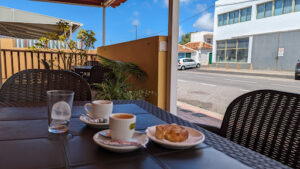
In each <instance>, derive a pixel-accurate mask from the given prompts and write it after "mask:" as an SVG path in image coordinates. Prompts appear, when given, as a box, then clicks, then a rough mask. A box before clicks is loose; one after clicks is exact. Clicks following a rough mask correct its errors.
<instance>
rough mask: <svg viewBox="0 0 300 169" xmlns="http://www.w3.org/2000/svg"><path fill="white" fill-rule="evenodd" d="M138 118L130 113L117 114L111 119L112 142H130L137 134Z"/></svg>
mask: <svg viewBox="0 0 300 169" xmlns="http://www.w3.org/2000/svg"><path fill="white" fill-rule="evenodd" d="M135 122H136V117H135V115H133V114H129V113H116V114H112V115H110V117H109V130H110V136H111V138H112V140H120V141H129V140H130V139H131V138H132V136H133V134H134V132H135Z"/></svg>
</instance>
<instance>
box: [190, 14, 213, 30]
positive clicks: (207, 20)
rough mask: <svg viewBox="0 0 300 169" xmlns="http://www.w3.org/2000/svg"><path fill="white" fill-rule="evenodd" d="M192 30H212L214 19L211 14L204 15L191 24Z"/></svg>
mask: <svg viewBox="0 0 300 169" xmlns="http://www.w3.org/2000/svg"><path fill="white" fill-rule="evenodd" d="M193 27H194V28H198V29H205V30H212V29H213V28H214V18H213V15H212V14H211V13H204V14H203V15H202V16H200V17H199V18H198V19H197V21H196V22H195V23H194V24H193Z"/></svg>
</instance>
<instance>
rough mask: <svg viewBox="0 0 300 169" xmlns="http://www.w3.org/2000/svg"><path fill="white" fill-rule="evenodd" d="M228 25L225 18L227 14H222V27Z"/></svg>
mask: <svg viewBox="0 0 300 169" xmlns="http://www.w3.org/2000/svg"><path fill="white" fill-rule="evenodd" d="M227 23H228V17H227V13H226V14H223V25H227Z"/></svg>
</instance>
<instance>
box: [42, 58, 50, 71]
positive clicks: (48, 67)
mask: <svg viewBox="0 0 300 169" xmlns="http://www.w3.org/2000/svg"><path fill="white" fill-rule="evenodd" d="M42 63H43V65H44V67H45V69H46V70H50V66H49V64H48V62H47V61H46V60H45V59H42Z"/></svg>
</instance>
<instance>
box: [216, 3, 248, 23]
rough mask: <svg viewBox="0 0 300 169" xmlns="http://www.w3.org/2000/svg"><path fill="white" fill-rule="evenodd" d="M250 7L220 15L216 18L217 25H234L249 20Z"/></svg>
mask: <svg viewBox="0 0 300 169" xmlns="http://www.w3.org/2000/svg"><path fill="white" fill-rule="evenodd" d="M251 10H252V7H248V8H244V9H239V10H235V11H232V12H228V13H224V14H220V15H219V16H218V25H219V26H223V25H227V24H234V23H239V22H245V21H250V20H251Z"/></svg>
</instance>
